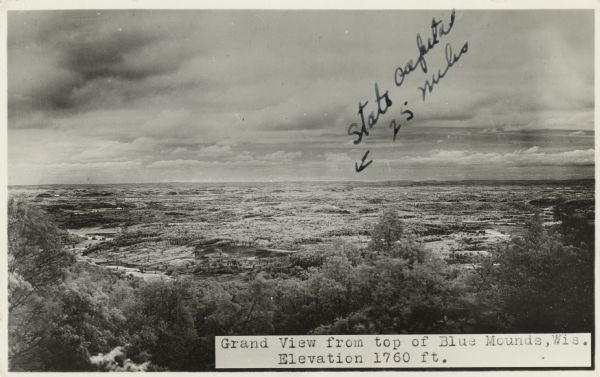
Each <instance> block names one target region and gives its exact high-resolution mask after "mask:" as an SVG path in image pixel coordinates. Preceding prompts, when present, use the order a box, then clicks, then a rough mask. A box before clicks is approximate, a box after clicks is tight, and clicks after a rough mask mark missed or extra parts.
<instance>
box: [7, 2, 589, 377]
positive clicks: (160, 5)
mask: <svg viewBox="0 0 600 377" xmlns="http://www.w3.org/2000/svg"><path fill="white" fill-rule="evenodd" d="M452 8H456V9H458V10H474V9H594V17H595V22H594V23H595V44H594V46H595V47H594V48H595V67H598V61H599V56H600V53H599V42H598V41H599V38H598V36H599V33H598V30H599V27H600V22H599V20H598V18H599V14H598V9H599V8H600V0H560V1H557V0H551V1H547V0H452V1H451V0H428V1H425V0H420V1H419V0H406V1H402V2H400V1H392V0H369V1H365V0H362V1H358V0H346V1H342V0H304V1H301V0H287V1H275V0H248V1H243V0H200V1H193V0H177V1H176V2H175V1H174V0H171V1H168V0H0V37H1V40H0V57H1V62H0V145H1V146H2V147H1V148H0V151H2V152H1V156H0V376H9V375H14V376H44V377H46V376H48V377H51V376H52V377H54V376H64V375H65V374H66V373H49V372H44V373H40V372H35V373H16V372H8V370H7V366H8V339H7V331H8V329H7V323H6V319H7V316H8V300H7V294H8V291H7V288H8V278H7V269H6V266H7V263H8V259H7V250H6V248H7V234H6V229H7V223H6V220H7V212H6V211H7V208H6V205H7V189H8V187H7V182H8V175H7V149H8V148H7V143H8V139H7V79H6V78H7V56H6V52H7V51H6V48H7V46H6V44H7V34H6V33H7V29H6V28H7V16H6V12H7V10H10V11H19V10H23V11H26V10H53V9H55V10H65V9H315V10H327V9H452ZM557 53H560V52H557ZM594 80H595V83H594V85H595V116H594V122H595V123H594V130H596V128H597V127H596V125H597V124H598V122H599V119H600V117H599V111H598V109H599V105H598V99H599V98H600V97H599V93H600V91H599V89H598V88H599V84H600V78H599V77H598V73H597V72H595V73H594ZM599 141H600V135H598V132H595V146H597V145H599ZM595 156H596V161H598V162H600V152H599V151H598V149H597V148H595ZM595 173H596V174H595V179H596V182H597V180H598V166H597V165H596V167H595ZM595 193H596V198H598V197H600V188H599V187H598V184H596V192H595ZM595 216H596V217H595V221H596V224H598V223H599V220H600V216H599V214H598V210H596V211H595ZM599 236H600V231H599V230H598V227H597V226H596V240H598V239H599ZM599 249H600V247H599V246H598V243H597V244H596V259H597V260H596V265H595V276H596V280H595V292H596V308H595V310H596V339H595V344H596V350H595V368H596V370H595V371H547V370H542V371H489V372H481V371H466V372H449V371H439V372H438V371H435V372H431V371H427V372H423V371H421V372H418V371H417V372H408V371H406V372H405V371H397V372H396V371H394V372H387V371H377V372H361V371H357V372H333V371H332V372H268V373H267V372H202V375H207V376H222V377H226V376H240V375H246V374H248V373H253V376H259V375H260V376H281V375H282V374H283V373H285V374H286V375H292V376H304V375H306V374H310V375H311V376H329V375H336V376H340V375H345V374H347V373H353V374H354V373H362V374H368V375H372V374H376V375H377V376H397V375H402V376H432V375H436V376H437V375H441V376H448V375H456V374H460V375H469V376H477V375H479V374H481V373H484V374H485V375H486V376H488V375H489V376H511V377H512V376H522V375H527V376H546V375H553V376H573V375H575V376H597V375H600V372H599V371H600V358H599V356H598V354H599V353H600V352H598V351H599V350H598V344H599V339H600V338H599V336H598V333H599V331H598V325H599V324H600V321H599V319H600V317H599V316H598V314H599V313H598V308H599V305H598V301H600V294H599V286H600V284H599V280H600V279H599V278H598V277H599V276H600V268H599V263H598V258H600V256H599V253H598V250H599ZM106 373H110V375H111V376H113V375H123V376H131V375H142V374H143V372H138V373H129V372H98V373H90V372H88V373H69V374H68V376H87V375H90V374H102V375H104V374H106ZM198 373H199V372H195V373H183V372H177V373H176V372H168V374H169V375H171V374H173V375H177V376H198Z"/></svg>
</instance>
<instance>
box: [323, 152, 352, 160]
mask: <svg viewBox="0 0 600 377" xmlns="http://www.w3.org/2000/svg"><path fill="white" fill-rule="evenodd" d="M325 160H327V161H331V162H348V161H352V159H351V158H350V156H349V155H348V153H345V152H343V153H329V152H327V153H325Z"/></svg>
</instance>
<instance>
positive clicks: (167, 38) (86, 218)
mask: <svg viewBox="0 0 600 377" xmlns="http://www.w3.org/2000/svg"><path fill="white" fill-rule="evenodd" d="M7 57H8V148H7V149H8V184H9V188H8V199H7V209H8V280H9V282H8V283H9V286H8V304H9V309H8V311H9V313H8V314H9V322H8V346H9V349H8V353H9V355H8V359H9V370H10V371H213V370H215V337H228V336H230V337H233V336H246V335H247V336H251V335H255V336H270V335H275V336H282V337H283V336H312V335H330V336H334V335H335V336H343V335H366V334H370V335H377V334H403V335H408V334H457V335H460V334H535V333H545V334H556V338H555V339H556V340H555V343H553V345H552V346H551V347H574V346H578V347H582V348H581V349H582V351H581V352H592V351H590V346H591V345H590V344H588V342H587V341H586V344H585V346H586V348H583V346H582V344H583V341H579V340H577V337H574V336H569V335H568V334H572V333H592V338H593V332H594V262H595V261H594V249H595V243H594V241H595V240H594V231H595V227H594V217H595V212H594V211H595V201H594V190H595V181H594V172H595V164H594V154H595V151H594V137H595V133H594V106H595V103H594V74H595V73H594V10H569V9H563V10H460V9H455V10H453V9H445V10H444V9H441V10H139V9H138V10H106V9H98V10H60V11H59V10H52V11H50V10H45V11H33V10H31V11H16V10H15V11H9V12H8V47H7ZM563 336H564V338H563ZM516 338H519V336H518V335H515V338H514V339H516ZM574 338H575V340H574ZM265 339H266V338H265ZM280 339H284V338H280ZM322 339H326V338H322ZM450 339H451V338H445V340H444V341H446V342H449V341H450ZM452 339H454V338H452ZM482 339H483V338H482ZM495 339H496V340H492V342H497V338H495ZM504 339H509V338H501V340H500V341H501V342H504V341H505V340H504ZM510 339H513V338H510ZM519 339H521V340H520V342H525V343H526V342H528V341H529V342H533V343H535V342H536V340H535V338H531V337H530V338H529V340H528V339H526V338H525V336H523V337H522V338H519ZM532 339H533V340H532ZM278 342H279V340H278ZM457 342H458V338H457ZM465 342H468V341H467V340H465ZM488 342H489V340H488ZM506 342H507V343H508V340H506ZM510 342H511V343H510V345H511V346H513V345H514V346H515V347H516V346H517V345H518V341H517V340H514V344H513V343H512V342H513V340H510ZM284 343H285V341H283V347H284V348H285V347H286V345H285V344H284ZM219 344H220V346H221V347H223V344H225V345H226V347H225V348H228V347H229V348H231V346H232V343H231V341H230V340H228V341H226V342H225V343H219ZM248 344H250V343H248ZM390 344H391V345H390V347H392V346H393V345H394V344H393V342H391V343H390ZM500 344H501V346H504V344H502V343H500ZM540 344H541V343H540ZM240 345H241V344H238V346H240ZM398 345H399V344H398ZM233 346H234V347H233V348H235V343H233ZM442 346H443V345H442ZM465 346H466V344H465ZM482 346H483V344H482ZM248 347H250V346H248ZM256 347H260V343H259V342H258V341H257V343H256ZM532 347H533V346H532ZM556 349H558V350H560V348H556ZM565 349H566V348H565ZM336 352H337V351H336ZM336 352H332V356H331V358H329V359H328V358H327V357H326V356H324V357H323V360H325V361H324V362H323V363H320V364H319V363H318V362H317V361H315V360H319V359H318V357H317V356H318V355H312V356H314V357H313V359H312V360H313V361H314V362H313V363H309V362H308V361H307V362H306V363H305V364H303V365H301V367H306V368H314V367H318V368H321V369H329V368H333V367H336V368H337V367H340V366H339V365H334V364H340V363H343V360H345V359H344V356H343V354H339V355H340V356H339V357H338V355H337V354H336ZM411 352H412V351H411ZM465 352H466V351H465ZM290 355H292V354H290ZM382 355H383V354H376V357H378V358H379V357H383V356H382ZM411 355H412V359H413V361H414V360H418V361H419V362H421V358H422V359H423V362H422V363H427V365H424V366H423V365H422V366H423V367H427V368H431V369H435V368H437V367H443V365H441V364H434V361H433V360H434V357H432V356H431V355H425V356H423V355H422V352H419V353H418V355H417V354H411ZM322 356H323V355H322ZM371 356H372V355H371ZM274 357H275V359H276V360H277V361H278V362H279V365H278V366H279V367H285V366H286V365H283V364H285V363H282V360H286V362H287V360H295V361H297V360H298V355H296V354H293V355H292V356H290V357H288V356H285V357H284V358H282V357H281V356H280V355H274ZM307 357H308V356H307ZM402 357H403V354H400V357H399V358H398V360H400V361H397V362H395V363H390V364H386V365H384V367H386V368H389V369H395V368H402V367H403V366H402V361H403V360H402ZM388 358H389V355H388ZM392 359H394V354H392ZM306 360H309V359H306ZM327 360H333V361H330V362H327ZM338 360H342V361H340V362H338ZM353 360H356V359H353ZM377 360H381V359H377ZM425 360H427V361H425ZM404 361H406V360H404ZM375 362H377V361H375ZM444 362H445V360H444ZM540 362H541V361H540ZM435 363H437V361H435ZM440 363H441V361H440ZM527 365H529V364H527ZM527 365H525V367H527ZM531 365H534V364H531ZM535 365H537V364H535ZM544 365H546V364H543V365H542V366H544ZM548 365H550V364H548ZM519 366H523V365H521V364H519ZM551 366H553V367H555V366H556V365H554V364H552V365H551ZM559 366H560V365H559ZM568 366H569V365H565V367H568ZM348 367H352V368H356V367H359V368H360V367H361V365H352V366H348ZM505 367H506V368H510V367H511V365H510V361H507V364H506V365H505ZM586 367H591V365H586Z"/></svg>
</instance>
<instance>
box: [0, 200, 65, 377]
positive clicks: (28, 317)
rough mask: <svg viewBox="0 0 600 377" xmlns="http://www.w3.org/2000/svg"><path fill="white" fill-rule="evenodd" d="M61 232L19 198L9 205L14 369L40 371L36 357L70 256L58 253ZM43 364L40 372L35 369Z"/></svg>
mask: <svg viewBox="0 0 600 377" xmlns="http://www.w3.org/2000/svg"><path fill="white" fill-rule="evenodd" d="M63 237H64V233H63V232H61V231H60V230H59V229H58V228H57V227H56V226H55V225H53V224H52V223H51V222H50V221H49V220H48V218H47V217H46V215H45V213H44V212H43V211H41V210H40V209H38V208H36V207H34V206H32V205H30V204H28V203H27V202H26V201H25V200H22V199H10V200H9V201H8V275H9V284H8V285H9V286H8V303H9V318H8V336H9V361H10V364H11V368H12V369H19V368H25V369H27V368H29V369H40V368H41V369H44V368H45V364H44V363H43V362H42V363H41V364H40V359H39V358H36V357H34V358H33V359H32V358H31V356H32V355H36V354H37V353H38V352H39V350H40V349H42V348H43V347H44V342H46V341H47V340H48V339H49V337H50V335H49V333H48V330H47V325H48V323H47V321H48V320H49V316H51V315H52V313H53V312H54V311H55V308H53V307H51V306H48V302H49V301H52V300H56V299H57V295H58V294H59V293H60V287H59V284H60V283H61V282H62V280H63V278H64V272H65V269H66V267H68V266H70V265H72V264H73V263H74V259H75V258H74V256H73V255H71V254H70V253H69V252H68V251H66V250H65V249H63V248H62V242H61V240H62V238H63ZM38 365H41V367H39V368H38V367H36V366H38Z"/></svg>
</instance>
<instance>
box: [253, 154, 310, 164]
mask: <svg viewBox="0 0 600 377" xmlns="http://www.w3.org/2000/svg"><path fill="white" fill-rule="evenodd" d="M300 157H302V152H285V151H277V152H273V153H268V154H265V155H264V156H260V157H258V159H259V160H265V161H278V162H282V161H293V160H296V159H299V158H300Z"/></svg>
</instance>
